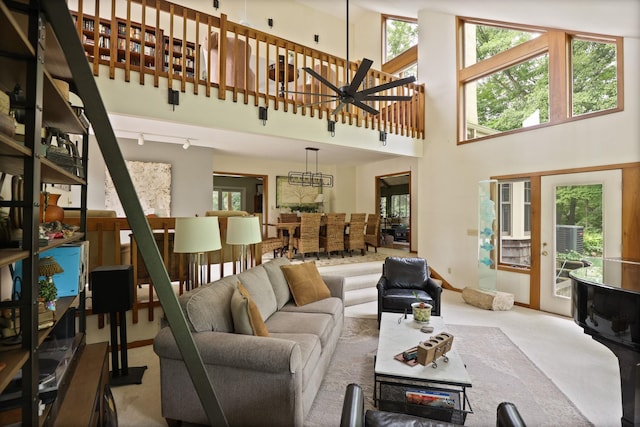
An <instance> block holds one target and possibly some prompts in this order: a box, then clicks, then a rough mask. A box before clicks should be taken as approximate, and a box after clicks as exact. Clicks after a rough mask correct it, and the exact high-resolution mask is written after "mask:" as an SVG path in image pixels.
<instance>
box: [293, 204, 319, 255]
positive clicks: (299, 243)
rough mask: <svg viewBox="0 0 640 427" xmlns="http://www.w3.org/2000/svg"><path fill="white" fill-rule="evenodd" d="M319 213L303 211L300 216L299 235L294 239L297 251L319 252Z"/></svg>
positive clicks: (304, 252) (303, 252)
mask: <svg viewBox="0 0 640 427" xmlns="http://www.w3.org/2000/svg"><path fill="white" fill-rule="evenodd" d="M321 218H322V214H320V213H303V214H302V215H301V216H300V237H297V238H296V239H295V247H296V249H297V250H298V253H301V254H302V258H304V254H306V253H309V252H315V253H316V254H317V253H318V252H320V220H321Z"/></svg>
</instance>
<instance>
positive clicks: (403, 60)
mask: <svg viewBox="0 0 640 427" xmlns="http://www.w3.org/2000/svg"><path fill="white" fill-rule="evenodd" d="M381 17H382V21H381V22H382V30H381V34H382V42H381V46H380V47H381V51H382V52H381V58H382V70H381V71H382V72H384V73H387V74H397V73H399V72H401V71H402V70H405V69H407V68H409V67H410V66H412V65H413V64H417V63H418V43H417V42H416V44H415V45H413V46H411V47H410V48H409V49H407V50H405V51H404V52H402V53H400V54H398V55H397V56H396V57H395V58H393V59H390V60H388V61H387V21H388V20H394V21H404V22H409V23H412V24H416V25H417V24H418V20H417V19H414V18H407V17H406V16H397V15H386V14H382V15H381ZM416 77H417V76H416Z"/></svg>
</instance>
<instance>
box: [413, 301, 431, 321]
mask: <svg viewBox="0 0 640 427" xmlns="http://www.w3.org/2000/svg"><path fill="white" fill-rule="evenodd" d="M411 310H412V312H413V320H414V321H415V322H418V323H429V321H430V320H431V304H427V303H424V302H414V303H412V304H411Z"/></svg>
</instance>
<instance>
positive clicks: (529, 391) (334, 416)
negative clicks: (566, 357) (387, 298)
mask: <svg viewBox="0 0 640 427" xmlns="http://www.w3.org/2000/svg"><path fill="white" fill-rule="evenodd" d="M447 331H448V332H451V333H452V334H453V335H454V344H453V345H454V347H455V348H456V350H457V351H458V352H459V353H460V355H461V357H462V359H463V360H464V362H465V364H466V365H467V370H468V371H469V375H470V376H471V380H472V383H473V387H472V388H471V389H469V390H468V396H469V400H470V403H471V407H472V408H473V411H474V413H473V414H469V415H468V416H467V419H466V423H465V425H468V426H491V425H495V410H496V407H497V405H498V404H499V403H500V402H502V401H510V402H513V403H515V404H516V405H517V406H518V410H519V411H520V413H521V415H522V417H523V418H524V420H525V422H526V423H527V425H530V426H572V427H577V426H590V425H592V424H591V423H590V422H589V421H588V420H587V419H586V418H585V417H584V416H583V415H582V414H581V413H580V412H579V411H578V410H577V409H576V407H575V406H574V405H573V403H572V402H571V401H569V399H568V398H567V397H566V396H565V395H564V394H563V393H562V392H561V391H560V390H559V389H558V388H557V387H556V386H555V385H554V384H553V383H552V382H551V380H549V378H547V377H546V376H545V375H544V374H543V373H542V372H541V371H540V370H539V369H538V368H537V367H536V366H535V365H534V364H533V363H532V362H531V361H530V360H529V359H528V358H527V356H525V355H524V353H522V351H520V349H519V348H518V347H517V346H516V345H514V344H513V342H511V340H510V339H509V338H508V337H507V336H506V335H505V334H504V333H503V332H502V331H501V330H500V329H499V328H494V327H485V326H463V325H448V327H447ZM377 337H378V329H377V322H376V320H374V319H358V318H346V319H345V327H344V330H343V333H342V337H341V338H340V342H339V344H338V348H337V349H336V353H335V355H334V358H333V361H332V363H331V368H330V370H329V372H328V373H327V375H326V377H325V379H324V381H323V383H322V386H321V388H320V391H319V393H318V395H317V397H316V400H315V402H314V404H313V406H312V408H311V411H310V413H309V416H308V417H307V420H306V422H305V426H307V427H320V426H323V427H324V426H338V425H340V413H341V409H342V399H343V397H344V390H345V388H346V386H347V385H348V384H349V383H352V382H354V383H358V384H360V385H361V386H362V388H363V391H364V395H365V399H366V402H365V406H366V407H367V408H368V409H372V408H373V400H372V396H373V365H374V355H375V353H376V348H377V340H378V338H377ZM416 369H421V367H420V366H416ZM422 369H425V368H422Z"/></svg>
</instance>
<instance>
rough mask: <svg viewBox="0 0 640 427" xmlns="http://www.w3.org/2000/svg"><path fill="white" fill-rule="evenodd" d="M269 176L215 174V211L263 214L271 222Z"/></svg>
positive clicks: (213, 200)
mask: <svg viewBox="0 0 640 427" xmlns="http://www.w3.org/2000/svg"><path fill="white" fill-rule="evenodd" d="M267 178H268V176H267V175H255V174H244V173H229V172H217V171H214V172H213V195H212V207H213V210H245V211H247V212H249V213H251V214H261V215H262V223H263V224H266V223H267V222H268V221H269V218H268V217H267V216H268V212H269V210H268V209H267V203H268V200H269V199H268V191H269V188H268V187H269V186H268V179H267Z"/></svg>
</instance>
